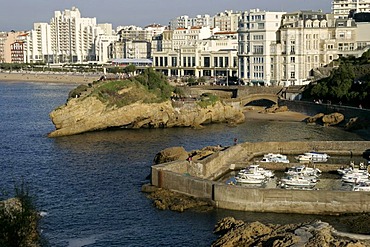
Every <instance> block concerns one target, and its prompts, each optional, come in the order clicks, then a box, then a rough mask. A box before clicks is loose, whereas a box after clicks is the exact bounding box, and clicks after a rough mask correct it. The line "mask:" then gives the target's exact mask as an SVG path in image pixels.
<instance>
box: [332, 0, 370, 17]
mask: <svg viewBox="0 0 370 247" xmlns="http://www.w3.org/2000/svg"><path fill="white" fill-rule="evenodd" d="M331 8H332V13H333V14H334V16H335V17H336V18H348V16H349V15H350V13H352V12H356V13H360V12H370V0H333V1H332V7H331Z"/></svg>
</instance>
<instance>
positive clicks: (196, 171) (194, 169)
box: [151, 141, 370, 214]
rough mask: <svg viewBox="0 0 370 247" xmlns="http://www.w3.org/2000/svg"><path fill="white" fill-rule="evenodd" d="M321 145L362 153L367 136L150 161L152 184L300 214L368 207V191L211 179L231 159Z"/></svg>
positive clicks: (220, 202) (223, 204)
mask: <svg viewBox="0 0 370 247" xmlns="http://www.w3.org/2000/svg"><path fill="white" fill-rule="evenodd" d="M314 147H315V148H316V149H315V150H317V151H323V152H324V151H325V152H327V153H328V154H332V155H333V154H335V155H350V154H351V153H352V154H353V155H361V154H362V152H363V151H364V150H365V149H368V148H370V142H366V141H353V142H352V141H349V142H347V141H346V142H334V141H325V142H285V143H284V142H268V143H241V144H238V145H235V146H232V147H230V148H228V149H226V150H224V151H221V152H218V153H215V154H213V155H211V156H209V157H207V158H206V159H204V160H201V161H193V162H188V161H176V162H170V163H166V164H160V165H155V166H152V179H151V180H152V181H151V183H152V185H155V186H157V187H160V188H164V189H169V190H173V191H177V192H180V193H183V194H186V195H190V196H194V197H199V198H205V199H209V200H212V201H213V202H214V204H215V206H216V207H219V208H224V209H231V210H242V211H255V212H284V213H301V214H341V213H362V212H370V192H355V191H325V190H312V191H301V190H284V189H254V188H246V187H242V186H232V185H226V184H224V183H220V182H217V181H215V180H214V179H215V178H217V177H218V176H219V175H220V174H223V173H226V172H228V171H229V169H230V164H231V163H237V162H247V161H248V160H250V159H252V158H253V157H255V156H259V155H262V154H263V153H269V152H281V151H282V152H281V153H284V154H295V153H302V152H306V151H311V150H313V148H314Z"/></svg>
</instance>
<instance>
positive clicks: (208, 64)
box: [203, 57, 211, 68]
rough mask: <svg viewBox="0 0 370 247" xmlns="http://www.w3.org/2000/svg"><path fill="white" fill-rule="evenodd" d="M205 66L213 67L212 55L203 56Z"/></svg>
mask: <svg viewBox="0 0 370 247" xmlns="http://www.w3.org/2000/svg"><path fill="white" fill-rule="evenodd" d="M203 66H204V67H207V68H209V67H211V59H210V57H204V58H203Z"/></svg>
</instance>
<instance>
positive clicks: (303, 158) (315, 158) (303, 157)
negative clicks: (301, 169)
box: [295, 152, 330, 162]
mask: <svg viewBox="0 0 370 247" xmlns="http://www.w3.org/2000/svg"><path fill="white" fill-rule="evenodd" d="M295 158H296V159H297V160H298V161H300V162H326V161H328V158H330V156H329V155H328V154H326V153H319V152H307V153H304V154H300V155H298V156H297V157H295Z"/></svg>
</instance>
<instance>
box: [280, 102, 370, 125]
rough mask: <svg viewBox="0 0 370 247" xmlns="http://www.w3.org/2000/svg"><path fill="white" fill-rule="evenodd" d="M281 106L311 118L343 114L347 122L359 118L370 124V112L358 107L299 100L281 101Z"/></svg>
mask: <svg viewBox="0 0 370 247" xmlns="http://www.w3.org/2000/svg"><path fill="white" fill-rule="evenodd" d="M279 106H287V107H288V109H289V110H291V111H296V112H301V113H304V114H307V115H310V116H313V115H315V114H317V113H324V114H330V113H333V112H339V113H341V114H343V115H344V116H345V118H346V120H349V119H350V118H354V117H359V118H361V119H362V120H365V121H368V122H370V110H369V109H360V108H358V107H351V106H342V105H335V104H334V105H333V104H316V103H314V102H308V101H299V100H281V99H280V100H279Z"/></svg>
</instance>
